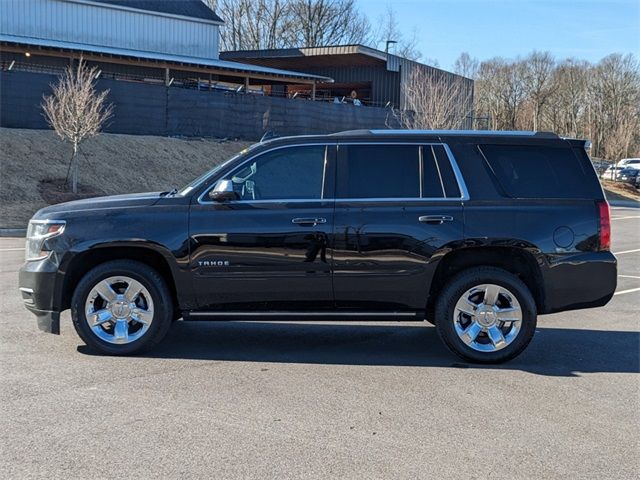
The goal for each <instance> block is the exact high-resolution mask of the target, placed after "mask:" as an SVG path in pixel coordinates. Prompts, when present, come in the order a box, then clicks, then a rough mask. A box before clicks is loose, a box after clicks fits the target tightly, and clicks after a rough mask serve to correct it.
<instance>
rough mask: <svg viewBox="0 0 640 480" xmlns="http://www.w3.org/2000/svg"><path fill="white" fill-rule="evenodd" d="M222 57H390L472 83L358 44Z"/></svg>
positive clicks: (231, 53) (385, 59)
mask: <svg viewBox="0 0 640 480" xmlns="http://www.w3.org/2000/svg"><path fill="white" fill-rule="evenodd" d="M220 55H221V56H222V57H225V58H228V59H229V60H231V59H237V61H241V60H242V59H243V58H245V59H259V58H302V57H314V56H322V55H365V56H367V57H370V58H374V59H376V60H380V61H381V62H388V61H389V58H390V57H394V58H398V59H400V60H401V61H404V62H411V63H415V64H419V65H425V66H427V67H429V68H433V69H434V70H440V71H441V72H444V73H447V74H449V75H455V76H457V77H460V78H464V79H466V80H470V81H472V82H473V81H474V80H473V79H472V78H468V77H465V76H463V75H459V74H457V73H453V72H449V71H448V70H444V69H442V68H440V67H434V66H433V65H427V64H426V63H422V62H420V61H417V60H411V59H408V58H405V57H401V56H399V55H395V54H393V53H386V52H383V51H382V50H378V49H377V48H373V47H368V46H366V45H362V44H360V43H354V44H346V45H329V46H326V47H300V48H272V49H265V50H231V51H227V52H220Z"/></svg>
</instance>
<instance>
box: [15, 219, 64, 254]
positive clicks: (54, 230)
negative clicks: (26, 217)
mask: <svg viewBox="0 0 640 480" xmlns="http://www.w3.org/2000/svg"><path fill="white" fill-rule="evenodd" d="M66 223H67V222H65V221H64V220H31V221H30V222H29V228H28V229H27V244H26V246H25V260H26V261H27V262H29V261H32V260H42V259H43V258H46V257H47V256H48V255H49V252H48V251H46V250H43V247H44V241H45V240H47V239H48V238H51V237H56V236H58V235H62V232H64V227H65V225H66Z"/></svg>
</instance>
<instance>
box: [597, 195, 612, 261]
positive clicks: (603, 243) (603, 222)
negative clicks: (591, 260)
mask: <svg viewBox="0 0 640 480" xmlns="http://www.w3.org/2000/svg"><path fill="white" fill-rule="evenodd" d="M597 205H598V217H599V218H600V235H599V237H600V245H599V247H600V248H599V249H600V250H609V249H610V248H611V218H610V214H609V204H608V203H607V201H606V200H600V201H598V202H597Z"/></svg>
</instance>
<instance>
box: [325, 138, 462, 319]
mask: <svg viewBox="0 0 640 480" xmlns="http://www.w3.org/2000/svg"><path fill="white" fill-rule="evenodd" d="M462 238H463V218H462V194H461V188H460V186H459V185H458V181H457V179H456V175H455V173H454V170H453V168H452V164H451V163H450V161H449V157H448V155H447V151H446V149H445V147H444V145H441V144H340V145H339V154H338V169H337V182H336V210H335V229H334V242H335V243H334V247H335V248H334V291H335V297H336V305H337V306H338V307H341V308H356V309H363V310H374V309H375V310H385V309H386V310H412V311H418V310H422V309H424V308H425V304H426V299H427V295H428V292H429V286H430V280H431V277H432V276H433V273H434V270H435V267H434V265H435V262H434V261H433V260H434V259H435V257H434V255H437V254H442V253H443V252H445V251H446V248H447V245H449V244H451V243H452V242H455V241H459V240H461V239H462Z"/></svg>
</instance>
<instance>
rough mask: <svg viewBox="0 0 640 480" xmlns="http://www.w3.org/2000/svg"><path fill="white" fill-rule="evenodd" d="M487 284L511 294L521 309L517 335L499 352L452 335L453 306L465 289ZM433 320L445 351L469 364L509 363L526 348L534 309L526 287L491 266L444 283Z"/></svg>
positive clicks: (534, 328)
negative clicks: (480, 347)
mask: <svg viewBox="0 0 640 480" xmlns="http://www.w3.org/2000/svg"><path fill="white" fill-rule="evenodd" d="M489 283H491V284H495V285H499V286H501V287H504V288H506V289H507V290H509V292H511V293H512V294H513V295H515V297H516V299H517V301H518V302H519V304H520V307H521V310H522V321H521V325H520V331H519V333H518V334H517V336H516V337H515V338H514V339H513V341H512V342H511V343H510V344H508V345H507V346H506V347H504V348H502V349H501V350H497V351H493V352H481V351H478V350H475V349H473V348H471V347H470V346H469V345H467V344H465V343H464V342H463V341H462V339H461V338H460V337H459V336H458V334H457V333H456V329H455V326H454V321H453V317H454V310H455V306H456V303H457V302H458V300H459V299H460V298H461V296H462V295H463V294H464V293H465V292H466V291H467V290H469V289H471V288H473V287H474V286H477V285H482V284H489ZM435 318H436V329H437V331H438V335H439V336H440V339H441V340H442V341H443V343H444V344H445V345H446V346H447V347H448V348H449V350H451V351H452V352H453V353H455V354H456V355H458V356H459V357H461V358H462V359H464V360H467V361H469V362H473V363H485V364H491V363H502V362H506V361H508V360H511V359H513V358H515V357H517V356H518V355H520V354H521V353H522V351H523V350H524V349H525V348H526V347H527V345H529V342H531V339H532V338H533V334H534V333H535V330H536V323H537V309H536V303H535V300H534V298H533V295H532V294H531V292H530V291H529V288H527V286H526V285H525V284H524V282H522V280H520V279H519V278H518V277H516V276H515V275H513V274H511V273H509V272H507V271H505V270H502V269H499V268H495V267H476V268H471V269H469V270H465V271H463V272H460V273H458V274H457V275H455V276H454V277H453V278H451V280H450V281H448V282H447V284H446V285H445V287H444V288H443V289H442V291H441V292H440V294H439V296H438V299H437V301H436V308H435Z"/></svg>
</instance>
